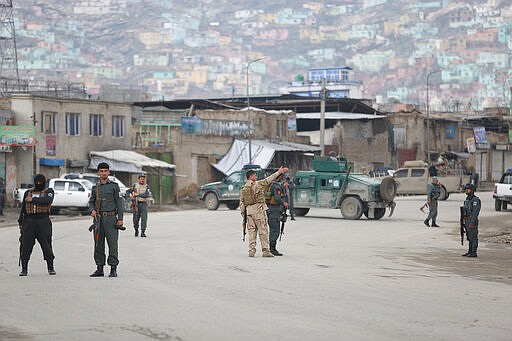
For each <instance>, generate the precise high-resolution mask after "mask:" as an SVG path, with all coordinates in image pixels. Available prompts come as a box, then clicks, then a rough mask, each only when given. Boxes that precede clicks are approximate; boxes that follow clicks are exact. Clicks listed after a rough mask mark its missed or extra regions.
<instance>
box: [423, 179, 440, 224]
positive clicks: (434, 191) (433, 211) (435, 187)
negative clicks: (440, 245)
mask: <svg viewBox="0 0 512 341" xmlns="http://www.w3.org/2000/svg"><path fill="white" fill-rule="evenodd" d="M440 195H441V185H439V179H438V178H437V177H436V176H434V177H432V183H431V184H429V185H428V190H427V203H428V216H427V219H425V221H424V222H423V223H424V224H425V225H426V226H427V227H430V226H432V227H439V225H437V223H436V219H437V201H438V200H439V196H440ZM430 219H432V225H429V220H430Z"/></svg>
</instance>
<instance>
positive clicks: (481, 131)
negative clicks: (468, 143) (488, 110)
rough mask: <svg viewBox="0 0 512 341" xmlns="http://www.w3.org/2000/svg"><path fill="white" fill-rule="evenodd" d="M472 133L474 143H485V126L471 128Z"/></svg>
mask: <svg viewBox="0 0 512 341" xmlns="http://www.w3.org/2000/svg"><path fill="white" fill-rule="evenodd" d="M473 134H474V135H475V142H476V143H487V136H486V134H485V127H475V128H473Z"/></svg>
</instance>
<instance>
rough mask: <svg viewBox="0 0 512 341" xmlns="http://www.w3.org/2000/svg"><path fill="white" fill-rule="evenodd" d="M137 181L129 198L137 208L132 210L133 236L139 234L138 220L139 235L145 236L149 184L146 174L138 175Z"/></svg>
mask: <svg viewBox="0 0 512 341" xmlns="http://www.w3.org/2000/svg"><path fill="white" fill-rule="evenodd" d="M138 180H139V182H137V183H136V184H134V185H133V186H132V189H131V193H130V199H132V200H134V201H135V205H137V208H136V209H134V212H133V228H134V229H135V237H137V236H138V235H139V220H140V230H141V234H140V236H141V237H146V228H147V225H148V200H149V196H150V191H149V186H148V184H147V183H146V174H140V175H139V179H138Z"/></svg>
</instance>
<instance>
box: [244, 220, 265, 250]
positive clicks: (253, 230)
mask: <svg viewBox="0 0 512 341" xmlns="http://www.w3.org/2000/svg"><path fill="white" fill-rule="evenodd" d="M247 230H248V234H249V252H251V251H252V252H256V238H257V235H258V234H259V236H260V243H261V250H263V251H265V250H269V245H268V220H267V213H266V212H265V211H261V212H257V213H255V214H251V215H248V216H247Z"/></svg>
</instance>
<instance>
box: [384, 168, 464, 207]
mask: <svg viewBox="0 0 512 341" xmlns="http://www.w3.org/2000/svg"><path fill="white" fill-rule="evenodd" d="M393 178H395V181H396V182H397V184H398V188H397V194H425V195H426V194H427V189H428V184H429V183H431V182H432V178H431V177H430V176H429V172H428V166H427V164H426V163H425V162H423V161H406V162H405V163H404V167H403V168H399V169H397V170H396V171H395V172H394V173H393ZM437 178H438V179H439V184H440V185H441V195H440V197H439V199H440V200H446V199H448V197H449V196H450V193H454V192H461V191H462V187H463V186H464V184H466V183H468V182H470V180H471V179H470V178H471V177H470V176H469V175H467V176H466V175H456V174H444V173H438V175H437Z"/></svg>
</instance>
